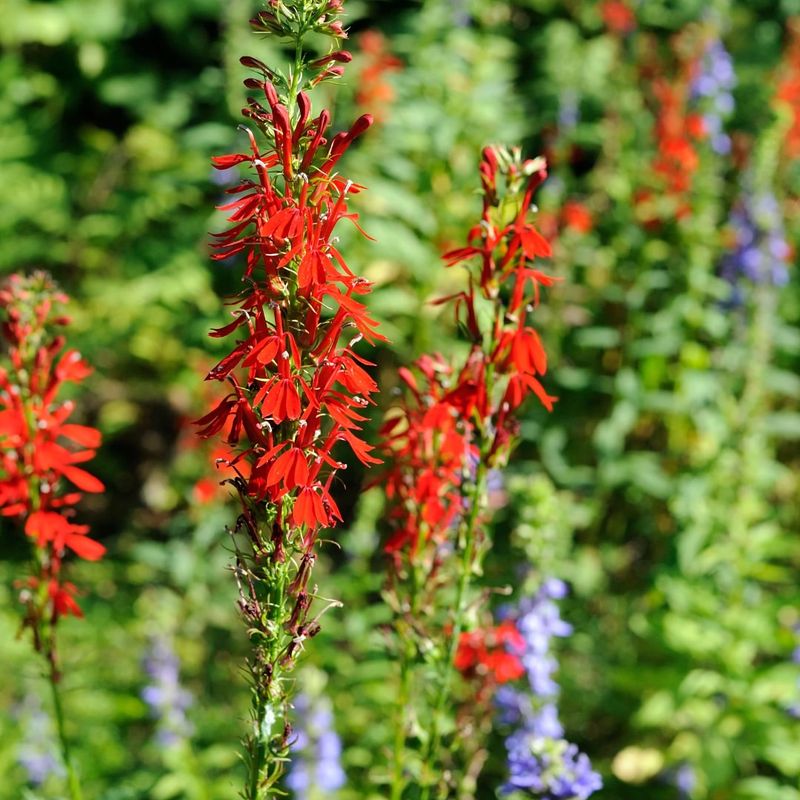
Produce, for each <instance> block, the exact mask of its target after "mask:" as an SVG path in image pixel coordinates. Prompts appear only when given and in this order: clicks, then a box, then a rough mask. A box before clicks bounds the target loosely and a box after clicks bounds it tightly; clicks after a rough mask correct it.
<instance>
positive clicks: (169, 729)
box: [142, 636, 193, 747]
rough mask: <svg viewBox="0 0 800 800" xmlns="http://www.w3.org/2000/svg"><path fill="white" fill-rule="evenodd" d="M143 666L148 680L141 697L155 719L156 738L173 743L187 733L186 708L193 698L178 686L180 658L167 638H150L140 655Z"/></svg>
mask: <svg viewBox="0 0 800 800" xmlns="http://www.w3.org/2000/svg"><path fill="white" fill-rule="evenodd" d="M144 670H145V672H146V673H147V675H148V677H149V678H150V683H149V684H148V685H147V686H145V688H144V689H143V690H142V700H144V702H145V703H147V705H148V707H149V708H150V713H151V715H152V716H153V717H154V718H155V719H156V720H157V722H158V729H157V733H156V739H157V741H158V743H159V744H161V745H163V746H165V747H169V746H172V745H176V744H178V743H179V742H181V741H182V740H184V739H186V737H188V736H190V735H191V732H192V726H191V724H190V723H189V720H188V719H187V717H186V712H187V710H188V709H189V707H190V706H191V705H192V702H193V698H192V695H191V693H190V692H189V691H187V690H186V689H184V688H183V687H182V686H181V682H180V660H179V659H178V656H177V654H176V653H175V650H174V649H173V647H172V643H171V642H170V640H169V639H167V638H166V637H163V636H157V637H154V638H153V640H152V641H151V644H150V649H149V650H148V652H147V655H146V656H145V658H144Z"/></svg>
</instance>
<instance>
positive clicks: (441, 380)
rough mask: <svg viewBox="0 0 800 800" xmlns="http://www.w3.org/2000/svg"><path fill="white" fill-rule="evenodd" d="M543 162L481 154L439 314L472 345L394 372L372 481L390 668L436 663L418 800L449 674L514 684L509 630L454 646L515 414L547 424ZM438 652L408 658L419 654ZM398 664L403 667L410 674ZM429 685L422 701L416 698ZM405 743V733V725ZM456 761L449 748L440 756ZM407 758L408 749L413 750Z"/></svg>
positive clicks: (448, 258)
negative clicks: (536, 408)
mask: <svg viewBox="0 0 800 800" xmlns="http://www.w3.org/2000/svg"><path fill="white" fill-rule="evenodd" d="M546 175H547V172H546V164H545V161H544V159H541V158H535V159H531V160H524V159H522V157H521V155H520V153H519V151H518V150H506V149H503V148H497V147H488V148H486V149H485V150H484V152H483V158H482V160H481V164H480V177H481V182H482V185H483V212H482V214H481V219H480V221H479V223H478V224H477V225H475V227H473V228H472V230H471V231H470V233H469V235H468V237H467V243H466V245H465V246H463V247H459V248H457V249H455V250H451V251H450V252H447V253H445V254H444V256H443V258H444V262H445V264H446V265H447V266H449V267H454V266H457V265H458V266H463V267H465V268H466V270H467V276H466V287H465V288H464V289H463V290H462V291H460V292H457V293H455V294H453V295H451V296H450V297H447V298H443V299H442V300H440V301H438V303H439V304H449V305H451V307H452V308H453V310H454V313H455V316H456V320H457V322H458V324H459V327H460V329H461V330H462V331H463V332H464V334H465V335H466V337H467V339H468V343H469V350H468V352H467V355H466V357H465V358H464V360H463V361H459V362H457V363H455V364H454V363H452V362H451V361H450V360H448V359H446V358H445V357H444V356H442V355H438V354H437V355H426V356H423V357H422V358H420V359H419V360H418V361H417V362H416V365H415V366H416V369H415V370H414V371H412V370H408V369H402V370H401V373H400V374H401V378H402V380H403V382H404V383H405V384H406V387H407V391H406V392H405V394H404V396H403V400H402V402H401V403H400V404H399V405H398V406H397V407H396V408H395V409H393V410H392V411H390V413H389V415H388V418H387V420H386V422H385V423H384V425H383V428H382V431H381V434H382V441H383V443H384V444H383V452H382V455H383V456H384V458H385V460H386V461H387V462H388V465H389V466H388V470H387V472H386V473H385V475H383V476H382V478H381V483H382V484H383V485H385V489H386V494H387V498H388V503H389V512H388V520H389V524H390V528H391V531H390V534H389V537H388V539H387V540H386V544H385V549H386V552H387V553H388V554H389V556H390V570H389V581H388V588H387V596H388V598H389V600H390V603H391V605H392V606H393V608H395V609H396V611H397V614H398V616H397V625H396V630H397V632H398V637H399V639H400V646H399V658H400V659H401V660H404V667H403V675H405V676H408V675H410V674H411V673H413V672H414V669H415V665H416V664H417V663H419V661H422V660H430V658H431V656H430V655H429V653H433V654H436V657H435V659H434V660H435V661H436V666H437V671H438V680H436V681H434V682H433V687H434V691H433V698H432V700H431V702H430V709H431V710H430V711H429V713H430V719H429V720H425V718H424V713H425V712H424V710H421V709H418V710H417V711H418V717H419V716H422V720H423V721H422V722H421V723H417V724H422V725H423V727H425V728H426V730H428V731H429V734H428V736H427V738H426V740H425V742H421V743H420V744H419V745H418V746H415V747H416V749H417V750H420V751H421V752H422V759H421V763H422V765H424V766H421V767H420V769H421V774H422V776H423V777H422V779H421V784H420V785H421V787H422V794H421V797H423V798H430V797H433V796H445V795H447V794H448V793H449V792H450V791H451V790H452V787H446V786H445V785H444V784H443V783H442V780H443V779H442V777H441V776H442V775H444V774H446V773H447V771H448V770H447V769H445V768H444V766H443V764H440V763H439V759H440V758H441V757H442V752H443V751H442V746H443V741H442V740H443V732H442V723H441V717H442V714H443V710H444V709H445V708H446V707H447V706H448V704H451V705H452V698H450V696H449V692H450V686H451V682H452V675H453V672H454V670H455V669H458V670H460V671H461V672H462V673H463V674H465V675H469V676H482V677H483V678H485V679H487V680H489V679H491V681H492V682H493V683H502V682H503V681H505V680H510V679H512V678H514V677H516V676H518V675H519V674H520V671H521V669H522V667H521V664H520V662H519V659H518V657H517V656H516V655H515V654H514V653H513V652H509V651H508V650H507V648H506V644H508V643H512V644H513V640H514V633H515V632H514V630H512V629H511V628H509V627H508V626H501V627H500V628H498V629H497V630H495V631H492V632H491V637H490V638H491V639H492V641H493V642H495V643H494V644H491V643H489V639H487V638H486V637H485V636H484V635H483V634H481V633H464V629H465V627H466V626H467V625H468V610H469V609H471V608H474V605H475V604H476V603H477V600H476V599H475V598H471V597H470V581H471V578H472V576H473V575H475V574H480V571H481V562H482V557H483V554H484V553H485V552H486V550H487V549H488V547H489V545H490V542H489V540H488V533H487V530H486V525H485V523H486V522H487V515H488V511H489V499H488V489H489V477H490V474H491V473H496V471H497V470H499V469H501V468H502V467H504V466H505V465H506V463H507V461H508V458H509V455H510V453H511V451H512V449H513V447H514V444H515V442H516V439H517V433H518V427H519V419H518V414H519V407H520V406H521V404H522V403H523V402H524V401H525V400H526V399H527V398H528V397H530V396H533V397H535V398H536V399H537V400H538V401H539V403H541V405H543V406H544V407H545V408H546V409H547V410H550V409H552V406H553V403H554V402H555V399H556V398H554V397H551V396H550V395H549V394H548V392H547V390H546V389H545V386H544V383H543V381H544V380H545V376H546V373H547V366H548V364H547V354H546V352H545V349H544V345H543V343H542V341H541V339H540V336H539V334H538V332H537V331H536V328H535V320H536V312H537V308H538V306H539V302H540V300H541V296H540V295H541V289H542V287H549V286H551V285H552V284H553V283H554V281H555V279H554V278H553V277H551V276H550V275H548V274H547V273H546V272H545V271H544V268H543V267H542V265H541V262H542V259H546V258H548V257H549V256H550V254H551V248H550V244H549V243H548V241H547V240H546V239H545V238H544V237H543V236H542V235H541V233H540V232H539V230H538V229H537V227H536V225H535V223H534V219H535V217H534V211H535V207H534V206H533V205H532V201H533V194H534V192H535V191H536V189H537V188H538V186H539V185H540V184H541V183H542V181H544V179H545V178H546ZM420 639H421V640H423V641H428V642H437V641H438V642H440V643H441V644H440V645H439V646H433V645H431V647H430V650H429V651H428V652H426V653H422V652H420V653H418V654H417V655H416V656H414V655H413V654H414V653H415V650H416V648H418V646H419V644H418V643H419V641H420ZM406 659H408V660H407V661H406ZM430 686H431V681H430V680H428V679H427V678H425V679H424V680H422V681H421V683H420V686H419V687H418V689H419V691H416V692H411V690H410V689H409V692H410V696H416V697H425V696H426V690H427V691H428V692H430ZM403 724H404V727H406V728H407V729H409V730H410V729H411V726H410V723H403ZM457 748H458V742H457V740H456V739H454V740H453V741H450V742H448V744H447V752H448V753H450V754H452V753H453V752H455V751H456V750H457ZM408 749H409V748H406V747H405V744H404V746H403V747H402V748H399V747H398V748H397V750H396V752H395V769H394V774H395V776H396V778H395V784H394V786H393V790H394V794H393V796H397V797H399V796H401V795H402V793H403V791H404V788H405V784H404V783H403V780H404V779H403V775H404V774H405V772H406V770H404V767H403V766H402V764H403V759H404V758H405V757H406V753H407V751H408ZM410 749H412V750H413V749H414V748H410Z"/></svg>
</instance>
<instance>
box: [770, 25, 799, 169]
mask: <svg viewBox="0 0 800 800" xmlns="http://www.w3.org/2000/svg"><path fill="white" fill-rule="evenodd" d="M788 27H789V35H790V40H789V44H788V47H787V48H786V53H785V54H784V57H783V63H782V65H781V67H780V70H779V74H778V87H777V91H776V93H775V99H776V100H777V101H778V102H779V103H783V104H785V105H786V106H788V108H789V111H790V114H791V126H790V128H789V130H788V132H787V134H786V145H785V146H786V155H787V156H789V158H798V157H800V17H795V18H793V19H792V20H790V22H789V26H788Z"/></svg>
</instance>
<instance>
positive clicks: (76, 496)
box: [0, 273, 105, 657]
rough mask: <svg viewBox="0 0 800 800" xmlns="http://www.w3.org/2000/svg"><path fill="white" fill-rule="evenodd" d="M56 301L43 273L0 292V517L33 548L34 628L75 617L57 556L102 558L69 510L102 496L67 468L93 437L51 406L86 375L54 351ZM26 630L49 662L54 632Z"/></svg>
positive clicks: (67, 405) (80, 459)
mask: <svg viewBox="0 0 800 800" xmlns="http://www.w3.org/2000/svg"><path fill="white" fill-rule="evenodd" d="M65 301H66V297H64V296H63V295H62V294H60V293H58V292H57V291H56V290H55V289H54V287H53V285H52V282H51V281H50V279H49V278H48V277H47V276H45V275H44V274H43V273H36V274H34V275H32V276H31V277H29V278H22V277H20V276H18V275H13V276H11V278H9V279H8V281H7V282H6V283H5V284H4V285H3V287H2V288H0V308H2V310H3V311H4V312H5V317H6V319H5V321H4V323H3V326H2V333H3V336H4V337H5V339H6V340H7V341H8V343H9V361H10V364H11V369H10V370H8V371H7V370H0V513H2V515H3V516H7V517H16V518H18V519H19V520H20V521H24V528H25V533H26V534H27V535H28V536H29V537H30V538H31V540H32V541H33V544H34V547H35V548H36V549H37V551H39V555H38V557H37V559H36V560H35V564H36V570H37V572H36V574H35V575H34V576H32V578H31V579H30V581H29V583H30V584H31V585H33V586H40V585H43V584H44V583H47V585H48V594H47V601H46V602H48V603H49V604H50V607H49V608H42V607H40V604H41V602H42V600H41V596H40V595H39V594H36V593H33V594H32V595H31V596H30V598H29V599H28V600H27V601H26V602H27V603H28V604H29V605H31V606H33V607H34V608H32V609H31V610H30V611H29V613H28V615H27V617H26V619H27V624H29V625H31V626H32V627H34V628H35V629H36V628H37V626H38V625H40V624H41V621H42V620H43V619H45V618H46V617H48V616H50V617H52V618H53V619H57V618H58V617H59V616H61V615H63V614H74V615H76V616H81V613H80V609H79V608H78V605H77V603H76V602H75V600H74V594H75V587H74V586H73V585H72V584H70V583H62V581H61V574H60V573H61V568H62V561H63V558H64V556H65V554H66V553H67V551H70V552H72V553H73V554H74V555H76V556H78V557H79V558H84V559H86V560H87V561H96V560H97V559H99V558H101V557H102V555H103V554H104V553H105V547H104V546H103V545H102V544H100V543H99V542H97V541H95V540H94V539H91V538H89V536H88V535H87V534H88V532H89V528H88V526H87V525H79V524H76V523H75V522H73V521H72V519H73V516H74V510H73V509H72V507H73V506H75V505H76V504H77V503H78V502H79V501H80V499H81V496H82V492H93V493H97V492H102V491H103V490H104V487H103V484H102V483H101V482H100V481H99V480H98V479H97V478H96V477H95V476H94V475H92V474H91V473H89V472H87V471H86V470H85V469H84V468H83V467H82V466H77V465H78V464H81V465H83V464H85V463H86V462H87V461H90V460H91V459H92V458H93V457H94V455H95V452H96V450H97V448H98V447H99V446H100V442H101V437H100V433H99V431H97V430H96V429H95V428H91V427H88V426H86V425H78V424H75V423H71V422H68V419H69V417H70V415H71V414H72V412H73V409H74V405H73V403H72V402H71V401H59V399H58V395H59V393H60V391H61V389H62V387H63V386H64V384H66V383H78V382H80V381H82V380H84V379H85V378H86V377H87V376H88V375H89V374H90V373H91V369H90V368H89V366H88V365H87V363H86V362H85V360H84V359H83V358H82V357H81V355H80V353H78V352H77V351H76V350H65V351H63V352H62V348H63V347H64V338H63V336H54V335H53V334H52V332H51V328H52V327H53V326H57V325H65V324H66V323H67V322H68V321H69V320H68V319H66V318H65V317H63V316H58V315H54V313H53V308H54V304H56V303H61V302H65ZM76 489H77V490H79V491H75V490H76ZM34 633H35V635H34V641H35V643H36V646H37V647H38V648H39V649H41V650H42V651H43V652H44V653H45V655H48V654H50V655H52V653H53V651H54V647H55V645H54V640H53V636H54V633H53V632H52V631H50V632H47V631H41V630H35V631H34ZM48 657H49V656H48Z"/></svg>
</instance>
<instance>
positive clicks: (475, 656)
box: [455, 620, 525, 688]
mask: <svg viewBox="0 0 800 800" xmlns="http://www.w3.org/2000/svg"><path fill="white" fill-rule="evenodd" d="M523 652H525V639H524V638H523V636H522V634H521V633H520V632H519V630H517V626H516V625H515V624H514V623H513V622H512V621H510V620H506V621H505V622H501V623H500V625H496V626H493V627H488V628H479V629H477V630H474V631H469V632H468V633H463V634H462V635H461V638H460V639H459V642H458V650H457V651H456V658H455V668H456V669H457V670H458V671H459V672H460V673H461V674H462V675H464V676H465V677H468V678H475V679H477V680H479V681H481V682H482V683H484V684H485V685H486V686H487V688H488V687H489V686H492V685H496V684H501V683H508V682H509V681H515V680H517V679H519V678H521V677H522V676H523V675H524V674H525V666H524V664H523V663H522V661H521V660H520V657H519V655H517V654H518V653H523Z"/></svg>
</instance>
